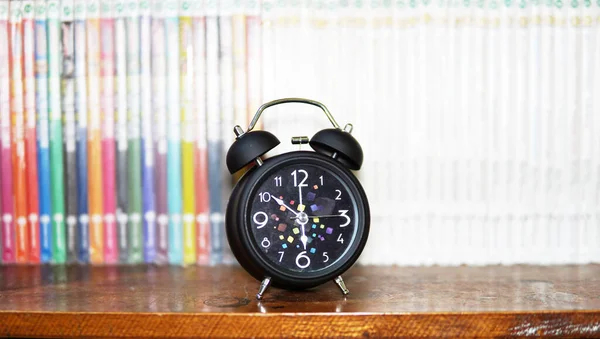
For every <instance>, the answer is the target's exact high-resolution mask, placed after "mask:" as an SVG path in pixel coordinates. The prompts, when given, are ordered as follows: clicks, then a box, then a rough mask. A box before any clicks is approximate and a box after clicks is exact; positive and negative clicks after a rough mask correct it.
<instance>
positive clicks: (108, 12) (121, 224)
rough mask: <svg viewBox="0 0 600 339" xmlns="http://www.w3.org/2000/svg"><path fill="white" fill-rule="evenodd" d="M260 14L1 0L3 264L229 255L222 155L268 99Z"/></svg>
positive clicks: (223, 8) (214, 6) (251, 5)
mask: <svg viewBox="0 0 600 339" xmlns="http://www.w3.org/2000/svg"><path fill="white" fill-rule="evenodd" d="M258 5H259V4H258V3H257V2H255V1H249V2H244V3H235V4H234V3H233V2H228V3H227V4H225V5H224V4H222V3H220V2H217V1H201V0H197V1H193V0H190V1H187V0H181V1H177V0H169V1H160V0H157V1H147V0H127V1H125V0H123V1H120V0H115V1H107V0H62V1H59V0H38V1H27V0H23V1H21V0H11V1H7V0H0V126H1V133H2V137H1V140H0V141H1V144H0V165H1V171H2V175H1V177H0V185H1V186H0V187H1V204H0V209H1V215H2V227H1V233H0V239H1V240H2V241H1V246H0V249H1V253H2V255H1V261H2V263H15V262H16V263H38V262H40V263H57V264H60V263H68V262H81V263H94V264H101V263H105V264H114V263H141V262H146V263H170V264H195V263H198V264H218V263H222V262H224V261H225V262H226V261H227V260H228V259H227V258H230V257H229V256H228V255H227V253H228V251H227V249H226V245H225V244H226V241H225V239H224V232H223V230H224V226H223V213H222V212H223V207H224V203H225V201H226V199H227V198H228V195H229V190H230V187H231V180H229V178H230V176H229V174H228V173H227V172H226V169H225V166H224V161H223V156H224V154H225V152H226V149H227V147H229V144H230V141H232V140H233V137H234V134H233V132H232V127H233V126H234V124H235V123H240V124H242V125H244V124H246V123H247V122H248V115H249V112H248V108H252V107H253V108H256V107H258V106H259V105H260V103H259V101H260V96H261V92H260V89H261V80H260V76H261V74H260V63H259V53H260V48H259V47H260V32H261V26H260V20H259V7H258ZM229 260H230V259H229Z"/></svg>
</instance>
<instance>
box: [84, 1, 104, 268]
mask: <svg viewBox="0 0 600 339" xmlns="http://www.w3.org/2000/svg"><path fill="white" fill-rule="evenodd" d="M99 5H100V4H99V2H98V1H97V0H91V1H89V2H88V7H87V15H88V20H87V26H86V29H87V52H88V53H87V57H88V60H87V63H88V103H89V106H88V109H89V114H88V193H89V197H88V199H89V200H88V203H89V215H90V223H89V227H90V233H89V234H90V239H89V240H90V241H89V244H90V262H91V263H95V264H99V263H103V262H104V227H103V222H102V221H103V220H102V219H103V214H104V209H103V195H102V163H101V162H102V145H101V129H100V122H101V116H100V19H99V17H98V13H99Z"/></svg>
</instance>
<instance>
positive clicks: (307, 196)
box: [306, 192, 317, 201]
mask: <svg viewBox="0 0 600 339" xmlns="http://www.w3.org/2000/svg"><path fill="white" fill-rule="evenodd" d="M316 196H317V195H316V194H314V193H313V192H308V194H306V200H307V201H313V200H315V197H316Z"/></svg>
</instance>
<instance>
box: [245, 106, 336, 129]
mask: <svg viewBox="0 0 600 339" xmlns="http://www.w3.org/2000/svg"><path fill="white" fill-rule="evenodd" d="M285 103H301V104H309V105H313V106H317V107H319V108H320V109H321V110H323V112H324V113H325V115H326V116H327V118H328V119H329V121H330V122H331V124H332V125H333V127H335V128H337V129H340V125H338V123H337V122H336V121H335V119H334V118H333V115H331V112H329V110H328V109H327V107H325V105H323V104H322V103H320V102H318V101H315V100H310V99H304V98H283V99H277V100H273V101H269V102H267V103H264V104H262V105H261V106H260V107H259V108H258V110H257V111H256V113H255V114H254V118H252V121H251V122H250V125H249V126H248V129H247V130H246V132H244V133H247V132H250V131H251V130H253V129H254V126H256V123H257V122H258V119H259V118H260V116H261V114H262V113H263V112H264V110H266V109H267V108H269V107H271V106H275V105H279V104H285ZM236 134H237V132H236Z"/></svg>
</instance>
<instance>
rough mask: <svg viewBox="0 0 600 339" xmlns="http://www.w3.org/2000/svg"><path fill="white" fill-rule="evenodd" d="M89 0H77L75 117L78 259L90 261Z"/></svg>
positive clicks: (83, 261) (74, 9)
mask: <svg viewBox="0 0 600 339" xmlns="http://www.w3.org/2000/svg"><path fill="white" fill-rule="evenodd" d="M86 10H87V8H86V0H75V1H74V3H73V13H74V24H73V25H74V37H75V47H76V48H75V118H76V120H77V131H76V134H77V135H76V142H77V145H76V162H77V224H78V233H77V239H78V240H79V246H78V248H77V252H78V256H77V258H78V260H79V262H82V263H87V262H89V261H90V255H89V253H90V245H89V243H90V242H89V238H90V232H89V216H88V166H87V165H88V158H87V137H88V136H87V120H88V119H87V114H88V100H87V96H88V93H87V53H86V52H87V48H86V47H87V39H86V34H87V30H86Z"/></svg>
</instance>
